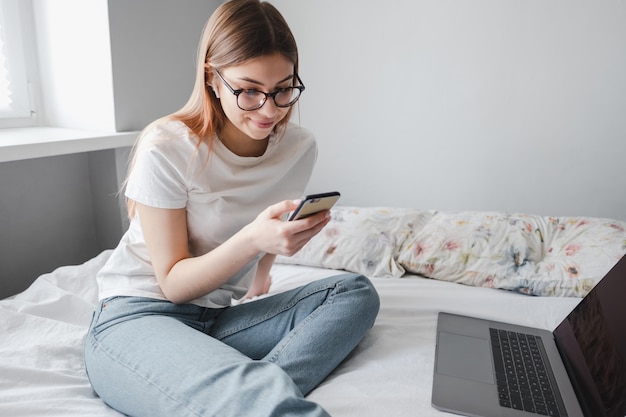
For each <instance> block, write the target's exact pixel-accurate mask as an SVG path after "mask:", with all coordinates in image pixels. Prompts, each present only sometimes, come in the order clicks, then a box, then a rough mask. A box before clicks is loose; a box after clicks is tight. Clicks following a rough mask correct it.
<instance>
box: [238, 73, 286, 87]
mask: <svg viewBox="0 0 626 417" xmlns="http://www.w3.org/2000/svg"><path fill="white" fill-rule="evenodd" d="M291 79H293V74H289V75H288V76H286V77H285V78H283V79H282V80H280V81H279V82H277V83H276V85H278V84H282V83H284V82H285V81H289V80H291ZM239 80H241V81H247V82H249V83H252V84H257V85H259V86H261V87H262V86H263V85H264V84H263V83H262V82H261V81H257V80H253V79H252V78H248V77H241V78H239Z"/></svg>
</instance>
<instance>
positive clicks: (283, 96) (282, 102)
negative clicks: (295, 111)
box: [274, 87, 300, 107]
mask: <svg viewBox="0 0 626 417" xmlns="http://www.w3.org/2000/svg"><path fill="white" fill-rule="evenodd" d="M299 97H300V89H299V88H295V87H289V88H283V89H281V90H279V91H278V92H277V93H276V95H275V96H274V101H275V102H276V105H277V106H279V107H289V106H291V105H292V104H293V103H295V102H296V100H298V98H299Z"/></svg>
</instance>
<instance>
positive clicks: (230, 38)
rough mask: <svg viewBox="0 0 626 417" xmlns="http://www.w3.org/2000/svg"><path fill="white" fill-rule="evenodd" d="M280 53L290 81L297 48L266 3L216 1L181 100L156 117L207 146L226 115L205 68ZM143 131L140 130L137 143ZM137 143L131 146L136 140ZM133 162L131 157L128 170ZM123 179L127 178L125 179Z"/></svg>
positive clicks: (129, 207) (255, 0)
mask: <svg viewBox="0 0 626 417" xmlns="http://www.w3.org/2000/svg"><path fill="white" fill-rule="evenodd" d="M275 53H280V54H282V55H283V56H285V57H286V58H287V59H289V60H290V61H292V62H293V65H294V85H295V84H296V74H297V73H298V47H297V45H296V41H295V38H294V36H293V34H292V32H291V29H290V28H289V26H288V25H287V22H286V21H285V19H284V18H283V16H282V15H281V14H280V12H279V11H278V10H277V9H276V8H275V7H274V6H272V5H271V4H269V3H267V2H261V1H259V0H230V1H227V2H225V3H224V4H222V5H221V6H219V7H218V8H217V9H216V10H215V12H214V13H213V14H212V15H211V17H210V18H209V20H208V21H207V23H206V24H205V26H204V30H203V31H202V37H201V39H200V43H199V44H198V53H197V61H196V79H195V83H194V87H193V90H192V92H191V95H190V97H189V100H188V101H187V103H186V104H185V105H184V106H183V107H182V108H181V109H180V110H178V111H176V112H175V113H173V114H171V115H168V116H165V117H163V118H161V119H159V120H157V121H155V122H153V123H152V124H151V125H149V126H148V127H147V128H146V129H144V132H145V131H146V130H148V129H149V128H150V126H152V125H154V124H157V123H159V122H160V121H161V120H164V119H166V120H179V121H181V122H183V123H184V124H185V125H187V126H188V127H189V129H190V130H191V131H192V132H193V133H194V134H195V136H197V138H198V146H200V145H201V144H202V143H203V142H204V143H206V144H207V145H208V146H209V149H212V147H213V140H214V137H215V136H216V135H219V133H220V132H221V131H222V129H223V128H224V125H225V123H226V115H225V114H224V111H223V110H222V105H221V103H220V101H219V99H217V98H216V97H215V95H214V94H212V93H211V91H210V86H208V82H209V80H210V78H211V72H212V71H214V70H215V69H221V68H225V67H229V66H233V65H239V64H242V63H244V62H246V61H249V60H251V59H253V58H258V57H260V56H265V55H272V54H275ZM292 109H293V108H290V109H289V110H288V112H287V114H286V115H285V117H284V118H283V119H282V120H281V121H280V122H279V123H278V124H277V125H276V127H275V128H274V132H275V133H277V132H278V131H279V130H280V129H282V128H283V127H284V126H285V125H286V124H287V123H288V122H289V117H290V116H291V112H292ZM142 136H143V133H142V135H140V137H139V139H138V140H137V143H139V142H140V141H141V138H142ZM136 146H137V145H136ZM133 166H134V156H133V160H132V161H131V163H130V167H129V173H130V171H131V170H132V169H133ZM127 180H128V178H127ZM126 205H127V210H128V216H129V218H132V216H133V215H134V211H135V203H134V201H132V200H129V199H127V200H126Z"/></svg>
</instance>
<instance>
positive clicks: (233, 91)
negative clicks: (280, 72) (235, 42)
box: [215, 69, 305, 111]
mask: <svg viewBox="0 0 626 417" xmlns="http://www.w3.org/2000/svg"><path fill="white" fill-rule="evenodd" d="M215 73H216V74H217V76H218V77H219V78H220V80H222V82H223V83H224V85H225V86H226V88H228V90H229V91H230V92H231V93H233V94H234V95H235V96H236V97H237V107H239V108H240V109H241V110H243V111H254V110H258V109H260V108H261V107H263V105H264V104H265V102H266V101H267V98H268V97H271V98H272V100H274V104H275V105H276V107H280V108H286V107H291V106H293V105H294V104H296V102H297V101H298V100H299V99H300V95H302V92H303V91H304V90H305V87H304V83H303V82H302V80H301V79H300V76H299V75H298V74H297V73H296V80H298V83H300V85H296V86H293V87H286V88H281V89H280V90H279V91H274V92H273V93H266V92H264V91H260V90H256V89H253V88H240V89H238V90H235V89H234V88H233V87H231V86H230V84H228V82H226V80H225V79H224V77H223V76H222V74H220V72H219V71H218V70H217V69H216V70H215ZM287 89H296V90H300V93H299V94H298V96H297V97H296V98H295V99H293V100H291V101H290V102H289V103H287V104H278V103H277V102H276V95H278V94H279V93H281V92H284V91H285V90H287ZM244 91H256V92H258V93H261V94H263V95H264V96H265V98H264V99H263V100H262V101H261V102H259V105H258V106H257V107H253V108H251V109H244V108H243V107H241V106H240V105H239V95H240V94H241V93H243V92H244Z"/></svg>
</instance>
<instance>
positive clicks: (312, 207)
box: [289, 191, 341, 221]
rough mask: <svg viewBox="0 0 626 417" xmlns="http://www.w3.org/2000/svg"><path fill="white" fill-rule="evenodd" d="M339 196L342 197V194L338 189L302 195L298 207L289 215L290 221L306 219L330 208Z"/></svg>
mask: <svg viewBox="0 0 626 417" xmlns="http://www.w3.org/2000/svg"><path fill="white" fill-rule="evenodd" d="M339 197H341V194H340V193H339V192H337V191H331V192H329V193H322V194H311V195H307V196H305V197H302V201H301V202H300V205H299V206H298V208H296V209H295V210H294V212H293V213H291V215H290V216H289V221H292V220H299V219H304V218H305V217H308V216H311V215H313V214H315V213H319V212H320V211H322V210H328V209H330V208H331V207H332V206H334V205H335V203H336V202H337V200H339Z"/></svg>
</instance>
